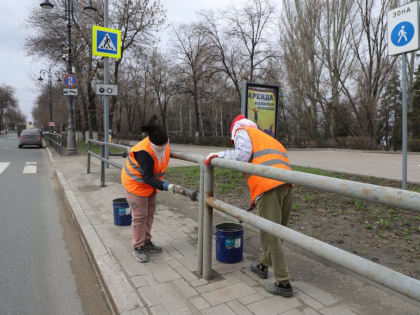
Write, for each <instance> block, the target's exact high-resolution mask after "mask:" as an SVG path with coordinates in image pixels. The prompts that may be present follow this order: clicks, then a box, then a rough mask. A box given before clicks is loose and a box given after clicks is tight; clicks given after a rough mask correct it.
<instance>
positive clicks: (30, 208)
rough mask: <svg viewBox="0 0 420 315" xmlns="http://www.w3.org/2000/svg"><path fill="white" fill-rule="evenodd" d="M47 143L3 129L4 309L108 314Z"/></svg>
mask: <svg viewBox="0 0 420 315" xmlns="http://www.w3.org/2000/svg"><path fill="white" fill-rule="evenodd" d="M94 275H95V274H94V271H93V269H92V268H91V266H90V264H89V261H88V258H87V256H86V254H85V252H84V250H83V247H82V244H81V241H80V239H79V237H78V234H77V233H76V230H75V228H74V226H73V223H72V221H71V220H70V219H69V217H68V213H67V210H66V206H65V204H64V203H63V201H62V196H61V193H60V191H59V190H58V188H57V182H56V179H55V176H54V171H53V169H52V168H51V165H50V162H49V160H48V156H47V152H46V151H45V149H39V148H35V147H33V148H31V147H28V148H23V149H18V146H17V137H16V134H8V135H0V314H2V315H8V314H109V311H108V309H107V306H106V303H105V300H104V298H103V296H102V294H101V293H100V288H99V285H98V283H97V281H96V278H95V276H94Z"/></svg>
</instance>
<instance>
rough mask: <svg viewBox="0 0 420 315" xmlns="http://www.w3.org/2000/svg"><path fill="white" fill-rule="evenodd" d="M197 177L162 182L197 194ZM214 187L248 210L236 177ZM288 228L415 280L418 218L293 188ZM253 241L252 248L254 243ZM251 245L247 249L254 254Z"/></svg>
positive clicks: (174, 174)
mask: <svg viewBox="0 0 420 315" xmlns="http://www.w3.org/2000/svg"><path fill="white" fill-rule="evenodd" d="M321 174H322V173H321ZM324 175H325V174H324ZM198 176H199V174H198V168H194V167H185V168H184V167H181V168H172V169H170V170H169V171H168V174H167V176H166V180H168V181H169V182H172V183H174V182H175V183H177V184H179V185H183V186H185V187H189V188H193V189H198V178H199V177H198ZM328 176H334V177H339V178H342V179H349V180H354V181H360V182H366V183H371V184H375V185H381V186H388V187H396V188H399V187H400V185H401V184H400V182H396V181H390V180H385V179H378V178H371V177H369V178H368V177H359V176H352V175H346V174H340V173H332V172H328ZM214 182H215V183H216V187H215V196H216V198H218V199H221V200H223V201H226V202H228V203H230V204H233V205H235V206H238V207H240V208H242V209H248V207H249V193H248V188H247V185H246V181H245V179H244V177H243V175H242V174H239V173H233V172H230V171H227V170H225V171H219V172H217V171H216V173H215V181H214ZM408 189H409V190H413V191H417V192H420V187H419V186H414V185H409V187H408ZM289 227H291V228H292V229H294V230H296V231H299V232H301V233H303V234H305V235H308V236H312V237H314V238H316V239H319V240H321V241H324V242H327V243H329V244H331V245H333V246H336V247H339V248H341V249H343V250H346V251H348V252H351V253H354V254H357V255H359V256H361V257H364V258H367V259H369V260H371V261H373V262H376V263H379V264H381V265H384V266H387V267H389V268H392V269H393V270H396V271H399V272H401V273H403V274H406V275H408V276H410V277H413V278H416V279H420V213H415V212H411V211H406V210H402V209H398V208H390V207H387V206H383V205H380V204H375V203H370V202H367V201H362V200H358V199H353V198H349V197H344V196H340V195H336V194H333V193H326V192H322V191H317V190H314V189H310V188H306V187H303V186H297V187H296V188H295V189H294V202H293V207H292V213H291V218H290V221H289ZM246 233H247V232H246ZM248 234H249V233H248ZM254 236H255V235H254ZM254 236H252V239H253V240H254V243H255V240H257V239H258V238H257V237H254ZM249 238H251V237H249ZM256 246H257V245H255V244H254V246H253V249H252V248H251V249H250V248H248V250H252V251H254V252H255V250H256V249H255V247H256ZM251 247H252V246H251ZM245 251H247V248H246V247H245ZM254 254H255V256H256V254H257V253H256V252H255V253H254Z"/></svg>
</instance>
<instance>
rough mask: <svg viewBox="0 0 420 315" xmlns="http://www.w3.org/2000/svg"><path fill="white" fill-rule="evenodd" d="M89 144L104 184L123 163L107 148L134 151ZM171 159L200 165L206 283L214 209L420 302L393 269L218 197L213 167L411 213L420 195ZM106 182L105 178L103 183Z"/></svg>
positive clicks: (227, 163)
mask: <svg viewBox="0 0 420 315" xmlns="http://www.w3.org/2000/svg"><path fill="white" fill-rule="evenodd" d="M90 143H93V144H97V145H101V148H102V149H101V156H99V155H97V154H95V153H93V152H91V151H90V147H89V150H88V153H89V154H88V173H90V155H93V156H94V157H97V158H98V159H100V160H101V186H102V185H104V183H105V179H104V177H105V163H106V162H109V163H110V164H111V165H113V166H115V167H117V168H119V169H121V168H122V165H120V164H118V163H115V162H112V161H110V160H105V158H104V156H105V155H104V154H105V150H104V146H106V145H107V146H110V147H116V148H120V149H123V150H127V153H128V152H129V149H130V147H127V146H121V145H117V144H112V143H104V142H99V141H94V140H89V145H90ZM171 158H176V159H181V160H185V161H189V162H194V163H198V164H199V165H200V198H199V209H200V211H199V224H198V225H199V228H198V245H197V255H198V270H197V271H198V273H199V274H200V275H201V276H203V278H205V279H211V278H212V276H213V270H212V236H213V235H212V234H213V231H212V227H213V208H214V209H217V210H219V211H221V212H223V213H226V214H228V215H230V216H232V217H235V218H237V219H239V220H241V221H243V222H246V223H248V224H250V225H252V226H254V227H256V228H258V229H260V230H263V231H265V232H267V233H270V234H272V235H274V236H276V237H279V238H281V239H284V240H286V241H287V242H289V243H291V244H294V245H295V246H298V247H300V248H302V249H304V250H305V251H308V252H310V253H312V254H314V255H316V256H318V257H321V258H323V259H326V260H328V261H330V262H333V263H334V264H337V265H339V266H342V267H344V268H346V269H348V270H351V271H353V272H355V273H357V274H359V275H362V276H364V277H366V278H367V279H369V280H372V281H375V282H377V283H380V284H382V285H384V286H386V287H388V288H390V289H392V290H394V291H396V292H399V293H402V294H404V295H406V296H408V297H410V298H413V299H414V300H417V301H419V302H420V281H419V280H417V279H414V278H411V277H408V276H406V275H403V274H401V273H399V272H396V271H394V270H392V269H390V268H387V267H384V266H382V265H379V264H376V263H374V262H372V261H370V260H368V259H365V258H362V257H360V256H357V255H354V254H352V253H349V252H346V251H344V250H342V249H339V248H337V247H334V246H332V245H329V244H327V243H324V242H321V241H319V240H316V239H314V238H312V237H309V236H307V235H304V234H302V233H299V232H296V231H294V230H292V229H290V228H287V227H285V226H282V225H280V224H277V223H274V222H272V221H269V220H266V219H264V218H261V217H259V216H257V215H254V214H252V213H249V212H247V211H245V210H243V209H239V208H237V207H234V206H232V205H230V204H228V203H225V202H223V201H221V200H217V199H215V198H214V197H213V181H214V175H213V169H214V166H217V167H222V168H227V169H231V170H236V171H239V172H242V173H247V174H253V175H258V176H262V177H267V178H272V179H278V180H281V181H285V182H288V183H291V184H298V185H302V186H306V187H311V188H314V189H317V190H322V191H328V192H334V193H337V194H340V195H345V196H350V197H353V198H358V199H363V200H368V201H371V202H376V203H381V204H384V205H389V206H393V207H399V208H403V209H407V210H411V211H416V212H419V211H420V194H419V193H416V192H412V191H406V190H401V189H396V188H389V187H383V186H377V185H371V184H365V183H360V182H355V181H350V180H343V179H337V178H332V177H327V176H320V175H313V174H307V173H302V172H297V171H287V170H282V169H278V168H273V167H269V166H263V165H255V164H251V163H243V162H238V161H232V160H224V159H220V158H215V159H212V160H211V165H209V166H206V165H205V164H204V163H203V160H204V157H203V156H201V155H197V154H190V153H183V152H178V151H172V152H171ZM102 178H103V180H102Z"/></svg>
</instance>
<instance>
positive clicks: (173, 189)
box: [168, 184, 184, 194]
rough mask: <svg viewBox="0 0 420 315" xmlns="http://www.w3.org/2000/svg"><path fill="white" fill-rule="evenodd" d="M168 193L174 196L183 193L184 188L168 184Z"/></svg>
mask: <svg viewBox="0 0 420 315" xmlns="http://www.w3.org/2000/svg"><path fill="white" fill-rule="evenodd" d="M168 191H169V192H171V193H173V194H176V193H178V194H182V192H183V191H184V188H182V187H181V186H179V185H176V184H169V185H168Z"/></svg>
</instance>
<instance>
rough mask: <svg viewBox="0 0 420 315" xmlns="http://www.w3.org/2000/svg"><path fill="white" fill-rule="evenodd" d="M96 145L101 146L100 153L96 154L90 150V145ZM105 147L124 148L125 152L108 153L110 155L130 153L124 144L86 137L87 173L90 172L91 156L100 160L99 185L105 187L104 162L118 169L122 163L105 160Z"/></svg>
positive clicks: (121, 166)
mask: <svg viewBox="0 0 420 315" xmlns="http://www.w3.org/2000/svg"><path fill="white" fill-rule="evenodd" d="M92 144H94V145H98V146H100V147H101V155H98V154H96V153H95V152H93V151H92V150H91V148H92V147H91V145H92ZM105 147H110V148H116V149H121V150H124V151H125V152H123V153H122V154H110V155H112V156H122V157H126V156H127V155H128V153H130V147H129V146H126V145H121V144H116V143H111V142H108V143H107V142H101V141H97V140H92V139H88V152H87V153H88V154H87V173H88V174H90V160H91V156H93V157H96V158H97V159H99V160H101V187H105V166H106V165H105V164H106V163H108V164H110V165H112V166H114V167H116V168H118V169H122V168H123V165H121V164H119V163H117V162H115V161H112V160H107V159H106V158H105Z"/></svg>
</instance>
